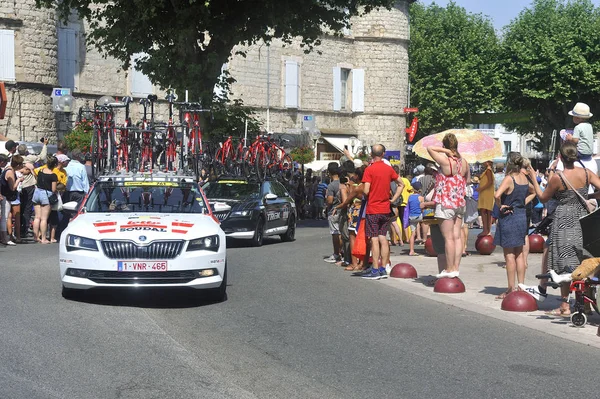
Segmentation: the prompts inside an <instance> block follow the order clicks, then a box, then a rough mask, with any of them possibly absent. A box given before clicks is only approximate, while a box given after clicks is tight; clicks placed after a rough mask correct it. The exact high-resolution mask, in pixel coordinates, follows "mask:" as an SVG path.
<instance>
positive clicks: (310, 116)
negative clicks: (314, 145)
mask: <svg viewBox="0 0 600 399" xmlns="http://www.w3.org/2000/svg"><path fill="white" fill-rule="evenodd" d="M304 120H305V121H312V120H313V116H312V115H304Z"/></svg>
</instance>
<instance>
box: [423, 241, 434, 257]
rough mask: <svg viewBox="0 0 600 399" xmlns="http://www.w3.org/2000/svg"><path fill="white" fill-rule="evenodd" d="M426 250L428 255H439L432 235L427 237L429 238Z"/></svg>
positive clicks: (426, 242)
mask: <svg viewBox="0 0 600 399" xmlns="http://www.w3.org/2000/svg"><path fill="white" fill-rule="evenodd" d="M425 252H427V255H429V256H437V253H436V252H435V249H433V242H432V241H431V237H427V240H425Z"/></svg>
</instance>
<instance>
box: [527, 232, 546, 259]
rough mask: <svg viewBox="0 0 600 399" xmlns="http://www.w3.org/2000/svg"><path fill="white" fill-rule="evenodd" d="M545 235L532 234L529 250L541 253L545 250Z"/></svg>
mask: <svg viewBox="0 0 600 399" xmlns="http://www.w3.org/2000/svg"><path fill="white" fill-rule="evenodd" d="M544 243H545V240H544V237H542V236H541V235H539V234H532V235H530V236H529V252H531V253H534V254H541V253H542V252H544Z"/></svg>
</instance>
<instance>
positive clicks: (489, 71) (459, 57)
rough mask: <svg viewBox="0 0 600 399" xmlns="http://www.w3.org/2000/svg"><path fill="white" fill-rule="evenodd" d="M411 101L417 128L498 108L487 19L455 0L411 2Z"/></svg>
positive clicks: (460, 122)
mask: <svg viewBox="0 0 600 399" xmlns="http://www.w3.org/2000/svg"><path fill="white" fill-rule="evenodd" d="M410 18H411V41H410V45H409V59H410V72H409V76H410V85H411V86H410V87H411V105H412V106H415V107H418V108H419V113H418V115H417V116H418V117H419V122H420V128H419V130H420V131H421V132H422V133H430V132H439V131H442V130H445V129H449V128H456V127H464V126H465V124H467V123H468V121H469V115H471V114H473V113H477V112H482V111H495V110H497V108H498V106H499V104H500V102H499V91H500V71H499V69H498V64H497V58H498V54H499V48H500V47H499V46H500V43H499V39H498V37H497V36H496V32H495V31H494V27H493V25H492V23H491V21H490V20H489V19H487V18H486V17H484V16H482V15H480V14H471V13H468V12H467V11H466V10H465V9H464V8H462V7H459V6H457V5H456V4H455V3H454V2H450V3H448V5H447V7H445V8H443V7H440V6H438V5H436V4H435V3H433V4H431V5H430V6H424V5H423V4H421V3H419V2H416V3H413V4H412V5H411V6H410Z"/></svg>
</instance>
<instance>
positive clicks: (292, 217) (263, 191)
mask: <svg viewBox="0 0 600 399" xmlns="http://www.w3.org/2000/svg"><path fill="white" fill-rule="evenodd" d="M202 188H203V190H204V192H205V194H206V197H207V198H208V201H209V202H210V203H211V204H213V205H214V204H217V203H225V204H227V205H229V206H230V207H231V210H227V211H215V212H213V213H214V215H215V216H216V217H217V218H218V219H219V221H220V222H221V228H222V229H223V231H224V232H225V234H226V235H227V237H231V238H236V239H247V240H252V244H253V245H254V246H261V245H262V243H263V239H264V237H267V236H274V235H279V236H280V237H281V240H282V241H293V240H294V238H295V234H296V220H297V216H296V204H295V203H294V199H293V198H292V197H290V195H289V193H288V192H287V190H286V189H285V187H284V186H283V185H282V184H281V183H279V182H277V181H269V180H267V181H263V182H258V181H252V180H246V179H239V178H223V179H220V180H217V181H213V182H208V183H206V184H205V185H204V186H203V187H202Z"/></svg>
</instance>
